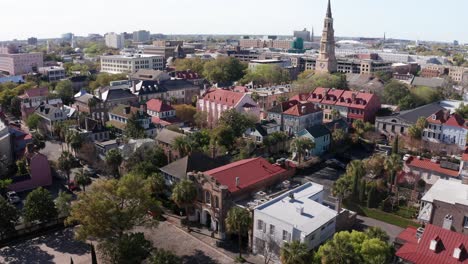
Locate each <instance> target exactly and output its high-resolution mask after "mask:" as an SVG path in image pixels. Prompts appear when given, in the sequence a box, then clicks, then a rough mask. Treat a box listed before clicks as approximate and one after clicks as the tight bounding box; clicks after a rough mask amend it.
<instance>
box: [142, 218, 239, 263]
mask: <svg viewBox="0 0 468 264" xmlns="http://www.w3.org/2000/svg"><path fill="white" fill-rule="evenodd" d="M135 231H138V232H143V233H144V234H145V237H146V239H149V240H151V241H152V242H153V246H154V247H157V248H163V249H165V250H170V251H172V252H174V253H175V254H176V255H178V256H180V257H181V258H182V259H183V263H184V264H228V263H229V264H232V263H234V260H233V259H232V258H230V257H228V256H227V255H225V254H223V253H221V251H219V250H217V249H215V248H213V247H211V246H208V245H207V244H205V243H203V242H201V241H200V240H198V239H196V238H194V237H193V236H191V235H189V234H187V233H185V232H184V231H182V230H180V229H178V228H177V227H175V226H174V225H172V224H170V223H168V222H160V223H159V226H158V227H157V228H153V229H150V228H144V227H138V228H136V230H135Z"/></svg>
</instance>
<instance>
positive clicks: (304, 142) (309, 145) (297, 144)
mask: <svg viewBox="0 0 468 264" xmlns="http://www.w3.org/2000/svg"><path fill="white" fill-rule="evenodd" d="M313 148H315V143H314V142H313V141H312V140H311V139H310V138H303V137H298V138H295V139H293V140H292V142H291V145H290V150H291V152H293V153H296V155H297V161H298V163H299V164H301V162H302V159H303V155H304V154H305V153H306V151H310V150H311V149H313Z"/></svg>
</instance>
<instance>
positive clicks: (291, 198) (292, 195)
mask: <svg viewBox="0 0 468 264" xmlns="http://www.w3.org/2000/svg"><path fill="white" fill-rule="evenodd" d="M288 197H289V201H290V202H292V201H294V193H293V192H290V193H289V194H288Z"/></svg>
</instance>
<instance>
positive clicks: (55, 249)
mask: <svg viewBox="0 0 468 264" xmlns="http://www.w3.org/2000/svg"><path fill="white" fill-rule="evenodd" d="M70 258H72V259H73V262H74V263H75V264H89V263H91V251H90V247H89V246H88V245H87V244H85V243H82V242H79V241H76V240H74V239H73V230H72V228H66V229H63V230H60V231H56V232H51V233H48V234H46V235H43V236H40V237H37V238H33V239H30V240H27V241H23V242H20V243H17V244H14V245H10V246H6V247H3V248H0V263H6V264H23V263H28V264H49V263H50V264H52V263H70Z"/></svg>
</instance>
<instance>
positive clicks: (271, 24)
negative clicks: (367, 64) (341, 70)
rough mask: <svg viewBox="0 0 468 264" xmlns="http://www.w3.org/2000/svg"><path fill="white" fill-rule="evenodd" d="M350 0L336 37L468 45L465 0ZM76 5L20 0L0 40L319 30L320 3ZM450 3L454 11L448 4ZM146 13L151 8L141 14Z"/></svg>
mask: <svg viewBox="0 0 468 264" xmlns="http://www.w3.org/2000/svg"><path fill="white" fill-rule="evenodd" d="M355 2H356V1H346V0H332V8H333V13H334V19H335V21H334V22H335V31H336V34H335V35H336V36H346V37H359V36H362V37H383V34H384V32H386V35H387V38H396V39H410V40H428V41H444V42H452V41H453V40H459V41H460V42H462V43H468V34H467V33H468V32H467V30H466V29H464V28H463V27H462V25H464V24H468V19H467V18H466V17H465V16H463V11H464V10H467V9H468V2H464V1H459V0H448V1H446V2H444V3H445V4H444V5H443V6H441V5H440V4H439V3H440V2H436V1H435V0H429V1H424V5H421V3H420V2H421V1H403V0H395V1H392V2H391V3H390V2H385V3H384V2H383V1H375V0H360V1H359V4H358V5H357V4H356V3H355ZM417 2H419V3H417ZM80 3H81V5H82V6H85V7H87V8H86V9H83V10H84V11H81V10H80V9H79V8H75V9H74V8H70V7H64V6H63V2H62V1H58V0H51V1H49V4H48V5H43V4H41V3H40V2H37V1H32V0H25V1H24V5H23V8H22V9H21V12H22V13H23V14H21V15H18V13H17V12H7V13H6V14H2V16H1V17H0V24H7V25H9V27H8V30H7V31H6V30H4V31H1V32H0V40H1V41H6V40H12V39H26V38H28V37H38V38H58V37H60V35H61V34H62V33H65V32H73V33H74V34H76V35H80V36H86V35H87V34H88V33H99V34H104V33H106V32H117V33H120V32H133V31H136V30H139V29H145V30H149V31H151V33H163V34H166V35H171V34H174V35H179V34H213V35H215V34H218V35H230V34H232V35H292V32H293V30H300V29H302V28H304V27H305V28H307V29H308V30H311V28H312V27H314V29H315V32H316V35H318V34H317V33H318V32H321V30H322V27H323V25H322V23H323V20H322V19H323V16H324V15H325V13H324V10H326V4H327V1H326V0H314V1H306V0H295V1H292V2H289V3H290V5H288V6H285V5H284V2H282V1H280V0H272V1H266V0H260V1H255V2H248V1H247V0H239V1H237V2H236V5H229V6H223V5H220V4H219V1H215V0H200V1H197V2H196V3H194V2H193V1H189V0H181V1H178V2H177V6H175V7H174V3H170V2H168V1H159V0H157V1H152V2H150V3H145V2H143V1H140V6H144V10H145V11H143V9H139V8H136V9H135V10H133V11H132V12H131V13H129V14H130V15H128V16H126V15H124V14H123V13H122V7H125V6H126V5H128V3H127V2H125V1H123V0H116V1H113V3H112V5H109V4H106V3H103V2H96V1H91V0H83V1H82V2H80ZM3 5H4V10H13V9H15V8H17V4H16V3H14V2H6V3H3ZM133 5H134V6H137V4H134V3H133ZM454 5H456V6H457V8H453V7H454ZM71 10H74V12H73V13H72V12H71ZM75 10H78V11H75ZM147 10H155V11H154V12H151V13H150V14H145V13H146V12H147ZM158 10H170V12H164V11H162V12H160V11H158ZM252 10H262V12H257V13H256V12H253V11H252ZM350 10H353V11H350ZM356 10H358V11H359V12H357V11H356ZM383 11H384V12H383ZM140 12H141V13H140ZM51 14H53V15H51ZM102 21H103V22H102ZM463 21H464V22H463ZM97 22H99V23H97ZM195 22H196V23H195ZM252 22H255V23H252ZM422 29H427V30H422ZM447 29H450V30H447Z"/></svg>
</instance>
